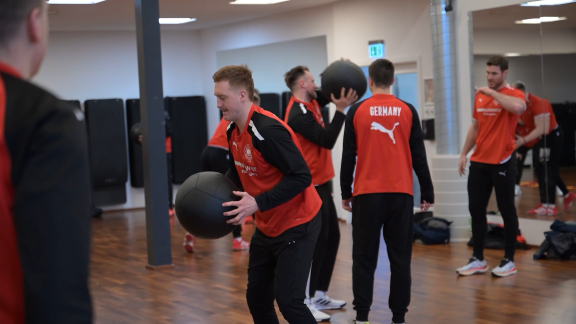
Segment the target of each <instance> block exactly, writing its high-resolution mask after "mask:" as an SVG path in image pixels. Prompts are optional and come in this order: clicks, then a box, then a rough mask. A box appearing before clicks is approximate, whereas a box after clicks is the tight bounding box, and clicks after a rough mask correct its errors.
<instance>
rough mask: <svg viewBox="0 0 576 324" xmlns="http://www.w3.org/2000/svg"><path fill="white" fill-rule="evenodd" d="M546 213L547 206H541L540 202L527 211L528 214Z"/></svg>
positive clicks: (540, 214)
mask: <svg viewBox="0 0 576 324" xmlns="http://www.w3.org/2000/svg"><path fill="white" fill-rule="evenodd" d="M547 213H548V208H547V207H544V206H542V204H538V206H536V207H535V208H534V209H532V210H530V211H528V214H530V215H539V216H542V215H546V214H547Z"/></svg>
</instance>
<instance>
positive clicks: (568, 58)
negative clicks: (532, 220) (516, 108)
mask: <svg viewBox="0 0 576 324" xmlns="http://www.w3.org/2000/svg"><path fill="white" fill-rule="evenodd" d="M561 2H563V3H562V4H558V5H546V6H544V5H543V6H540V7H539V8H540V11H541V15H540V17H539V18H540V24H539V26H540V28H541V32H542V53H543V55H542V69H543V73H542V76H543V90H544V91H543V98H545V100H544V101H543V102H544V103H545V105H544V106H545V109H546V110H545V112H546V116H545V117H544V118H542V122H543V123H544V124H545V125H546V126H547V127H545V130H546V133H545V136H543V137H542V139H541V142H542V144H541V145H540V147H541V148H542V149H541V152H542V153H541V156H542V157H543V158H544V157H547V159H546V161H545V162H544V163H543V165H544V167H543V168H542V169H543V172H541V173H542V175H541V177H543V178H544V180H545V181H543V184H544V185H545V188H544V190H543V189H541V190H540V191H541V194H542V195H546V199H547V200H548V209H549V214H552V216H554V217H556V218H558V219H560V220H563V221H570V220H575V219H576V218H575V216H576V209H575V208H574V206H572V203H573V201H574V200H575V199H576V195H575V194H574V192H573V190H574V189H573V186H574V184H576V143H575V134H576V91H574V90H575V88H574V87H575V86H576V2H574V1H557V3H561Z"/></svg>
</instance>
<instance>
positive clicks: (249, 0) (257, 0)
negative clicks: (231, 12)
mask: <svg viewBox="0 0 576 324" xmlns="http://www.w3.org/2000/svg"><path fill="white" fill-rule="evenodd" d="M286 1H290V0H236V1H234V2H230V4H233V5H269V4H275V3H280V2H286Z"/></svg>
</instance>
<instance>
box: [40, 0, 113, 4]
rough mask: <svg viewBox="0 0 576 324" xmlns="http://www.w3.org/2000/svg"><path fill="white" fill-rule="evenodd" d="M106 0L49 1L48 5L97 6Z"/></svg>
mask: <svg viewBox="0 0 576 324" xmlns="http://www.w3.org/2000/svg"><path fill="white" fill-rule="evenodd" d="M103 1H106V0H48V4H95V3H98V2H103Z"/></svg>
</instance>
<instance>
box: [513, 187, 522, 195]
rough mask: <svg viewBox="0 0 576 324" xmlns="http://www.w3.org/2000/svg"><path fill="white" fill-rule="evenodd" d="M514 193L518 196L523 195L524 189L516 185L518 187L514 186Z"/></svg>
mask: <svg viewBox="0 0 576 324" xmlns="http://www.w3.org/2000/svg"><path fill="white" fill-rule="evenodd" d="M514 195H516V196H521V195H522V189H520V186H519V185H516V187H514Z"/></svg>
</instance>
